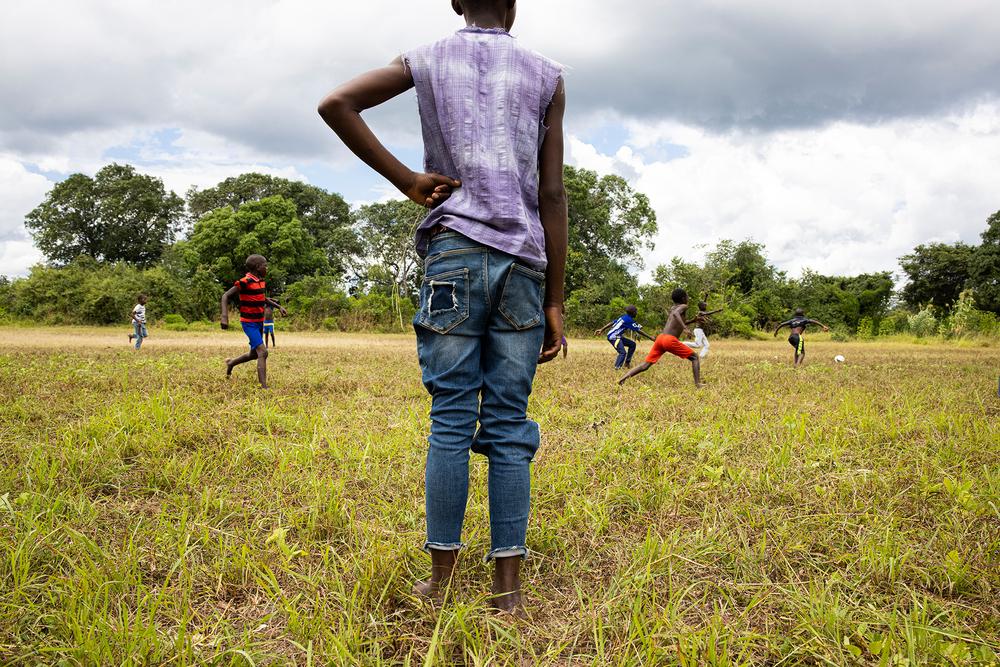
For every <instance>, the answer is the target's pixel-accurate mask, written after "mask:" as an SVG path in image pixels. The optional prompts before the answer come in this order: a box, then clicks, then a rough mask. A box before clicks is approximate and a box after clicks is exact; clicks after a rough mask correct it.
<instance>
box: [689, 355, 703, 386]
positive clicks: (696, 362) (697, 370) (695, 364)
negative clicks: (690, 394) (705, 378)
mask: <svg viewBox="0 0 1000 667" xmlns="http://www.w3.org/2000/svg"><path fill="white" fill-rule="evenodd" d="M688 359H690V360H691V372H692V373H693V374H694V386H695V387H700V386H702V385H701V359H699V358H698V355H697V354H694V355H691V356H690V357H688Z"/></svg>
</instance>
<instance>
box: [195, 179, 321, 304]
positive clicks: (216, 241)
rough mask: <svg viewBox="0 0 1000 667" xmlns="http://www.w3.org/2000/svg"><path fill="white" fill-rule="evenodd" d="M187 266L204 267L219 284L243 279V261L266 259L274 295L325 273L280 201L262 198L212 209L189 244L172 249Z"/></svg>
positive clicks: (310, 241)
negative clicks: (256, 256)
mask: <svg viewBox="0 0 1000 667" xmlns="http://www.w3.org/2000/svg"><path fill="white" fill-rule="evenodd" d="M177 245H178V248H177V253H178V254H179V255H180V256H182V257H184V258H185V261H186V263H187V264H189V265H193V266H206V267H208V268H209V270H211V272H212V274H213V275H214V276H215V278H216V279H217V280H219V281H221V282H222V283H223V284H226V285H232V284H233V282H234V281H235V280H236V279H237V278H239V277H240V276H242V275H243V272H244V270H245V268H244V267H245V262H246V258H247V257H248V256H250V255H253V254H261V255H264V256H265V257H266V258H267V263H268V274H267V281H268V283H269V285H270V286H271V288H272V289H273V290H274V291H275V292H280V291H281V289H282V288H283V286H284V285H285V284H287V283H290V282H294V281H296V280H298V279H300V278H302V277H304V276H308V275H311V274H313V273H315V272H317V271H319V272H325V271H328V270H329V265H328V264H327V261H326V258H325V257H324V256H323V253H322V252H321V251H320V250H319V249H318V248H317V247H316V245H315V244H314V243H313V239H312V237H311V236H310V235H309V233H308V232H306V230H305V228H304V227H303V226H302V222H301V221H299V219H298V217H296V215H295V204H294V203H293V202H291V201H289V200H287V199H285V198H284V197H279V196H274V197H265V198H264V199H261V200H260V201H254V202H248V203H246V204H244V205H243V206H241V207H240V209H239V210H238V211H234V210H233V209H232V208H231V207H229V206H225V207H223V208H218V209H216V210H214V211H212V212H211V213H208V214H206V215H204V216H202V217H201V219H200V220H198V222H196V223H195V226H194V230H193V231H192V232H191V236H190V238H188V240H186V241H182V242H180V243H178V244H177Z"/></svg>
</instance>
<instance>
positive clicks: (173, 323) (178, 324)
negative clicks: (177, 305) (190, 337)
mask: <svg viewBox="0 0 1000 667" xmlns="http://www.w3.org/2000/svg"><path fill="white" fill-rule="evenodd" d="M163 328H164V329H166V330H167V331H187V330H188V323H187V320H185V319H184V318H183V317H182V316H181V315H178V314H176V313H170V314H168V315H164V316H163Z"/></svg>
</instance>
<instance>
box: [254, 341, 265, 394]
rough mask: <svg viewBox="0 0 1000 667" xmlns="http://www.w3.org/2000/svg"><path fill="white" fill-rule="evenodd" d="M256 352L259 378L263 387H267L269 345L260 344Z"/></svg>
mask: <svg viewBox="0 0 1000 667" xmlns="http://www.w3.org/2000/svg"><path fill="white" fill-rule="evenodd" d="M254 352H256V353H257V380H258V381H259V382H260V387H261V389H267V346H265V345H260V346H258V347H257V349H256V350H254Z"/></svg>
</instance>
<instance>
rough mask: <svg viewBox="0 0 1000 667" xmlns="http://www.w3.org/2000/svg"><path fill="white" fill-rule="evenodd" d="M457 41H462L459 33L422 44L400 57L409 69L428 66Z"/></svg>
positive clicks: (404, 52)
mask: <svg viewBox="0 0 1000 667" xmlns="http://www.w3.org/2000/svg"><path fill="white" fill-rule="evenodd" d="M457 39H460V38H459V36H458V34H457V33H456V34H452V35H448V36H447V37H444V38H442V39H439V40H437V41H434V42H428V43H426V44H421V45H419V46H415V47H413V48H411V49H407V50H406V51H403V53H401V54H400V57H401V58H402V59H403V64H404V65H406V66H407V67H419V66H421V65H426V64H427V63H429V62H430V61H431V60H433V59H434V57H435V56H439V55H441V54H443V53H446V52H447V51H448V49H449V47H452V45H453V44H454V43H455V40H457Z"/></svg>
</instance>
